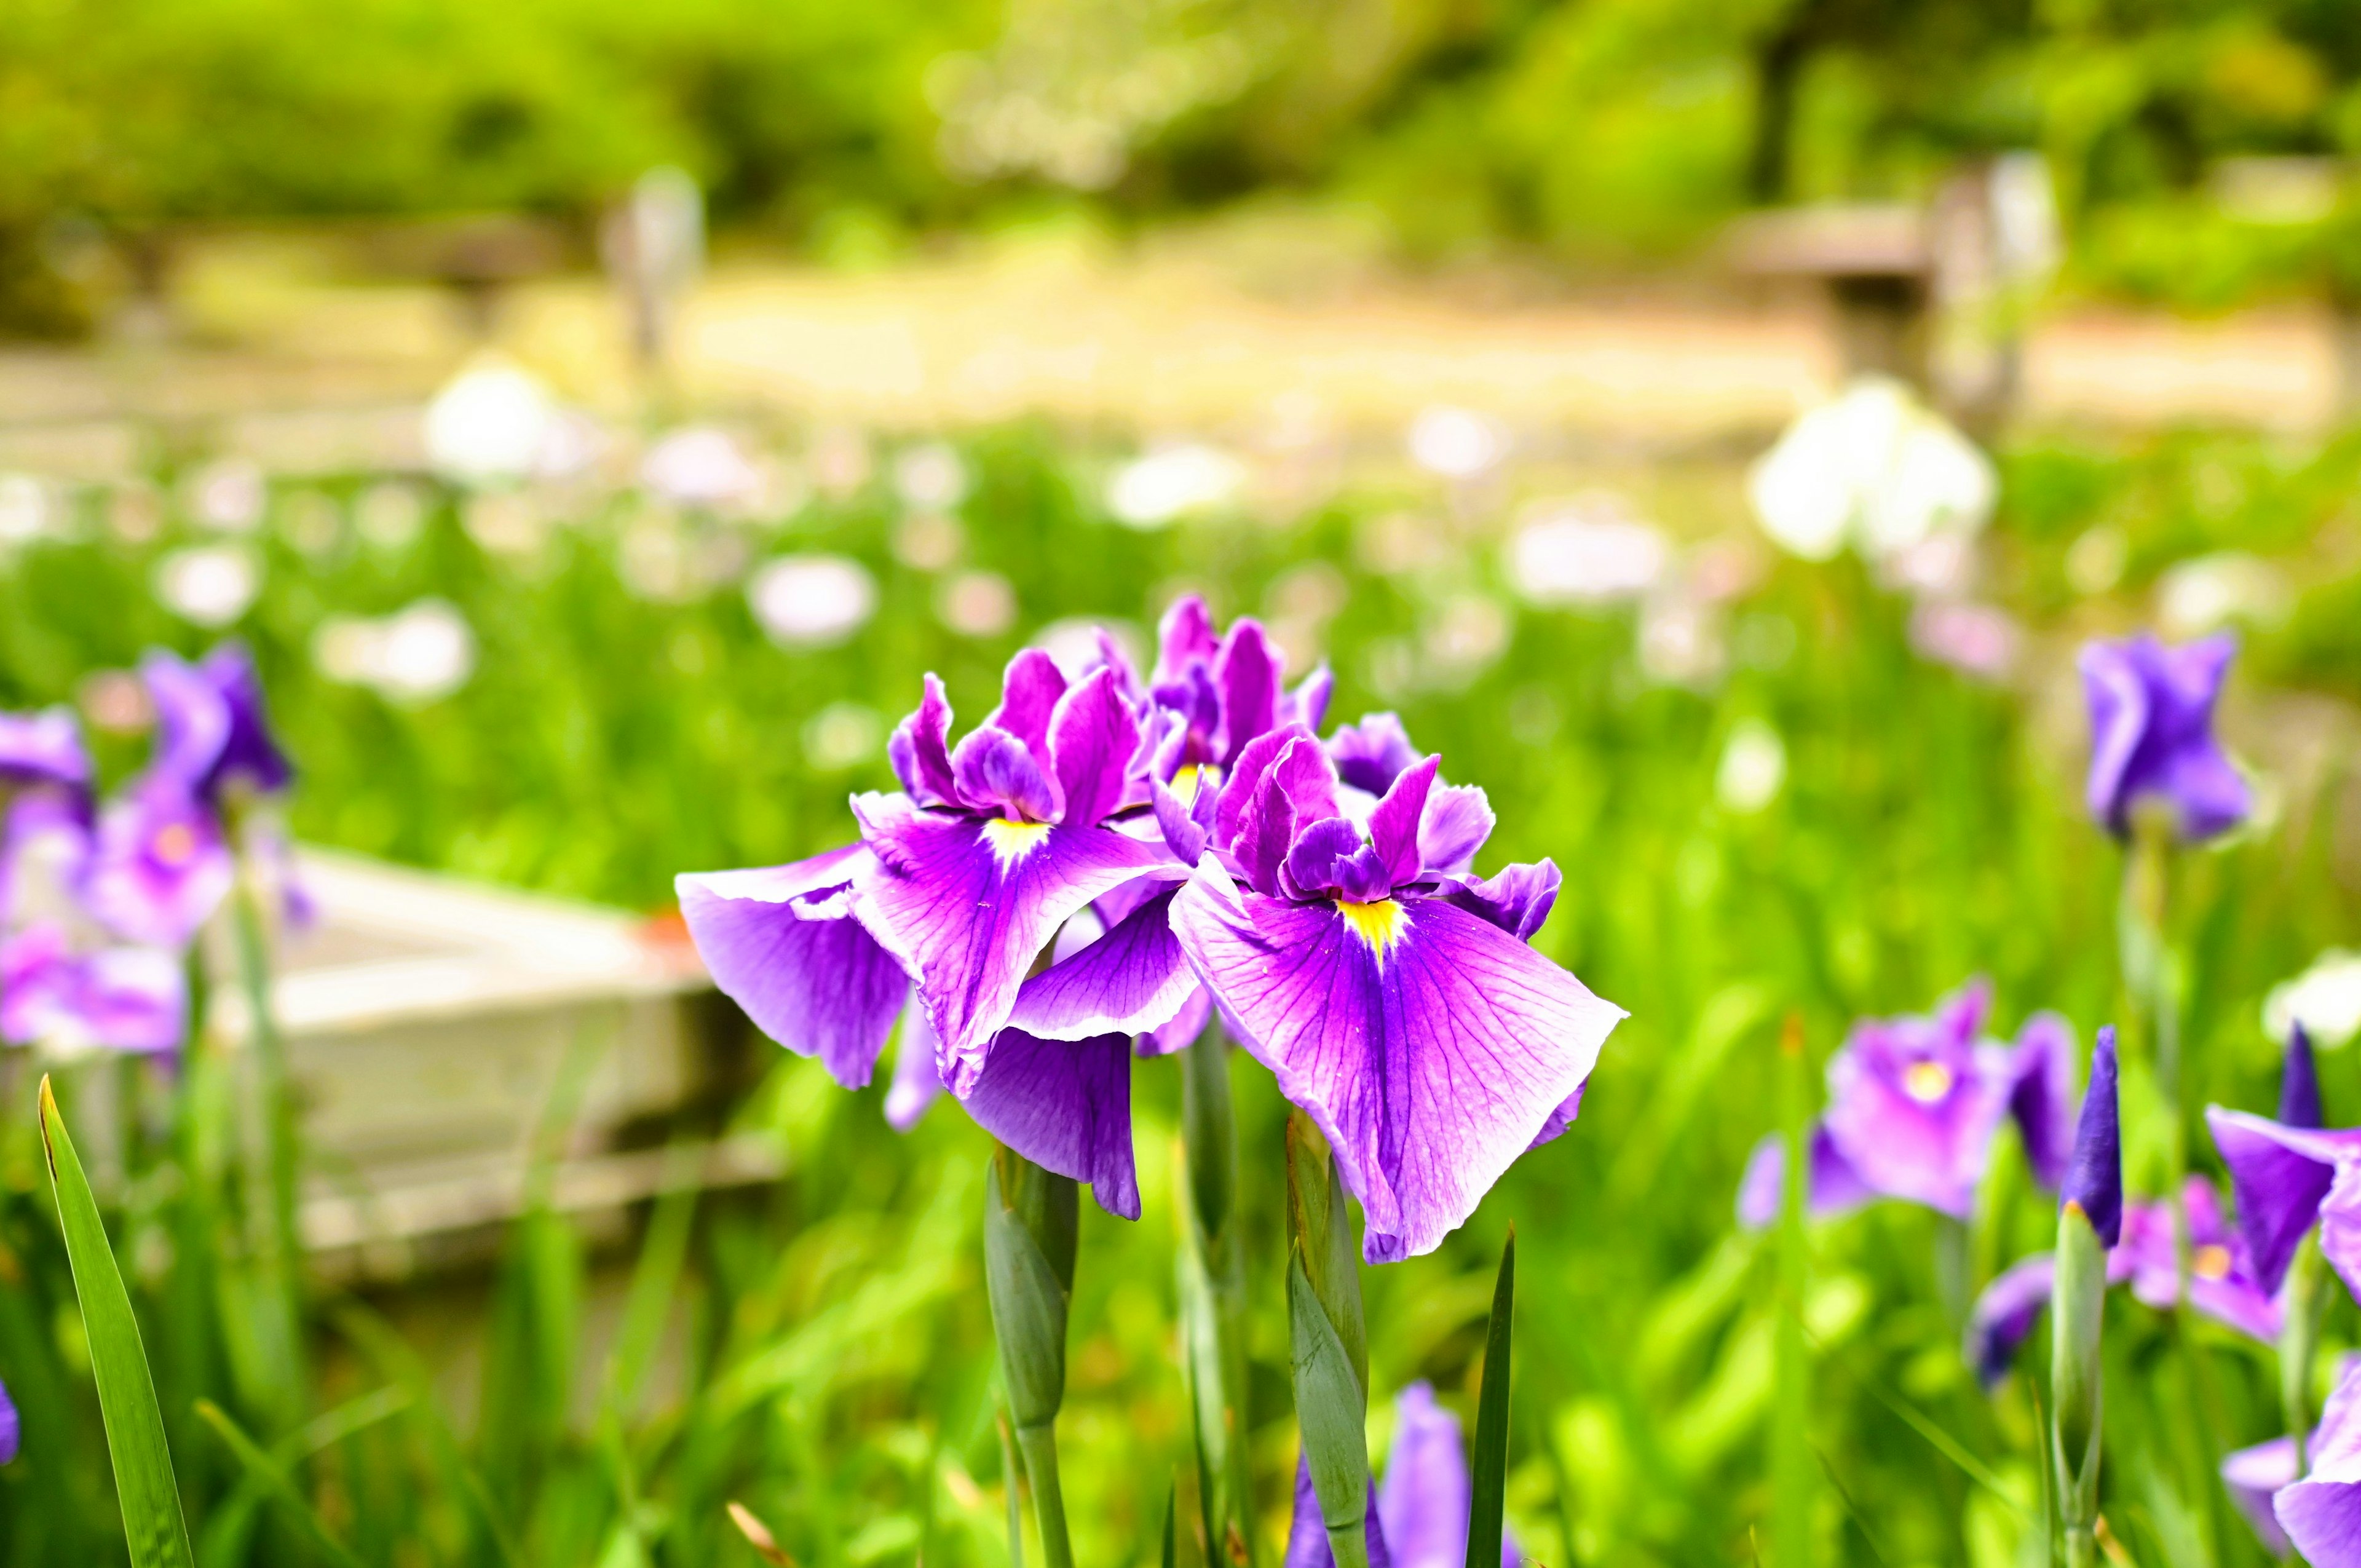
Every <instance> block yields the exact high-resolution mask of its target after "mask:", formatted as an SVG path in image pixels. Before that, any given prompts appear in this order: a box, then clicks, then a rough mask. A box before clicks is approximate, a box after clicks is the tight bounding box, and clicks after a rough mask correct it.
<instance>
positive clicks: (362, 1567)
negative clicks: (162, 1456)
mask: <svg viewBox="0 0 2361 1568" xmlns="http://www.w3.org/2000/svg"><path fill="white" fill-rule="evenodd" d="M197 1417H198V1419H199V1420H203V1422H204V1423H205V1424H206V1425H207V1426H209V1427H211V1428H213V1429H214V1431H215V1432H216V1433H218V1434H219V1435H220V1437H221V1440H222V1442H225V1443H226V1444H228V1445H229V1451H230V1452H231V1453H234V1454H236V1456H237V1462H238V1463H239V1464H243V1465H245V1466H246V1472H247V1475H250V1476H252V1477H253V1478H254V1479H255V1480H256V1481H257V1482H258V1483H259V1484H260V1486H262V1488H263V1489H264V1490H265V1491H266V1492H268V1493H269V1495H270V1496H271V1497H275V1498H276V1499H278V1501H279V1503H280V1506H281V1507H283V1508H286V1509H287V1511H288V1512H290V1513H291V1514H293V1515H294V1516H295V1519H296V1521H297V1522H298V1523H300V1524H302V1527H303V1530H304V1533H305V1534H307V1535H309V1536H310V1537H311V1538H312V1539H313V1541H315V1542H317V1543H318V1545H319V1547H320V1550H322V1551H323V1552H326V1553H327V1554H328V1556H329V1558H330V1559H331V1560H332V1561H334V1562H336V1563H343V1564H345V1568H368V1565H367V1564H366V1563H362V1562H361V1560H360V1559H359V1558H357V1557H356V1556H354V1555H353V1554H352V1552H351V1551H350V1550H348V1549H347V1548H346V1545H345V1543H344V1542H343V1541H338V1540H337V1539H336V1538H335V1536H333V1535H331V1534H330V1533H328V1527H327V1525H326V1523H325V1522H324V1521H323V1520H322V1519H321V1518H320V1516H319V1514H318V1513H317V1512H316V1511H314V1510H313V1507H312V1505H311V1504H310V1503H309V1502H307V1501H305V1500H304V1497H303V1494H302V1492H301V1491H299V1490H297V1489H296V1486H295V1483H294V1482H293V1481H292V1480H291V1479H290V1478H289V1477H288V1475H287V1472H286V1470H285V1468H284V1467H283V1466H281V1465H280V1463H279V1462H278V1461H277V1460H275V1459H273V1458H271V1457H270V1455H269V1454H268V1453H264V1452H263V1451H262V1445H261V1444H260V1443H258V1442H255V1441H254V1440H253V1439H252V1438H250V1437H248V1436H247V1435H246V1431H245V1430H244V1429H243V1428H241V1427H240V1426H239V1425H238V1424H237V1423H236V1421H234V1420H231V1419H230V1417H229V1412H228V1411H226V1410H225V1409H222V1408H221V1407H220V1406H219V1405H216V1404H214V1402H213V1401H212V1400H211V1399H199V1400H198V1401H197Z"/></svg>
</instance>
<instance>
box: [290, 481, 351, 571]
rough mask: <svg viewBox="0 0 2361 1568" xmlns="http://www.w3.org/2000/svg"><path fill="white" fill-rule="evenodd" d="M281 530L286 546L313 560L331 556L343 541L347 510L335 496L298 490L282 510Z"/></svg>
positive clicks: (317, 491)
mask: <svg viewBox="0 0 2361 1568" xmlns="http://www.w3.org/2000/svg"><path fill="white" fill-rule="evenodd" d="M279 531H280V532H281V533H282V534H284V535H285V536H286V539H287V543H290V544H292V545H293V546H295V548H296V549H298V550H300V551H302V553H303V554H306V555H309V556H311V557H313V559H314V560H317V559H318V558H320V557H322V556H324V555H327V554H330V553H331V552H333V551H334V550H335V548H336V546H337V544H338V543H341V542H342V541H343V539H344V534H345V513H344V509H343V508H341V507H339V506H338V505H337V504H336V499H335V497H334V496H331V495H327V494H324V492H322V491H319V490H297V491H295V492H294V493H293V494H291V495H290V496H289V497H288V498H287V499H285V500H284V501H283V502H281V503H280V509H279Z"/></svg>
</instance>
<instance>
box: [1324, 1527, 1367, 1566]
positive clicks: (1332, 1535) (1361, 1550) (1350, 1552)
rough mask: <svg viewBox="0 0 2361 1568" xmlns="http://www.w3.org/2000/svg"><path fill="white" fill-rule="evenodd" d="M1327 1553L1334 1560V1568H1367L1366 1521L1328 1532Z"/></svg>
mask: <svg viewBox="0 0 2361 1568" xmlns="http://www.w3.org/2000/svg"><path fill="white" fill-rule="evenodd" d="M1328 1551H1329V1553H1330V1554H1331V1555H1332V1556H1334V1558H1335V1559H1336V1568H1369V1524H1368V1521H1367V1519H1364V1520H1362V1521H1361V1522H1360V1523H1359V1524H1356V1525H1352V1526H1349V1527H1348V1528H1346V1529H1344V1530H1330V1531H1329V1532H1328Z"/></svg>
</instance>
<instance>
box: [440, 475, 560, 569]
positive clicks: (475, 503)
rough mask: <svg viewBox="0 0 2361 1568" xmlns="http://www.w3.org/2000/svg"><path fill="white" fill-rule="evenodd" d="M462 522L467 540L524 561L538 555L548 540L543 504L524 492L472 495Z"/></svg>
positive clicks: (498, 491) (462, 514) (490, 551)
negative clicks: (465, 529) (528, 557)
mask: <svg viewBox="0 0 2361 1568" xmlns="http://www.w3.org/2000/svg"><path fill="white" fill-rule="evenodd" d="M459 520H460V521H461V522H462V523H463V524H464V525H465V526H466V528H467V537H468V538H470V539H472V540H474V541H475V542H476V543H477V544H478V545H479V546H480V547H482V549H483V550H484V551H485V552H486V553H487V554H493V555H506V556H510V557H511V558H516V559H522V558H523V557H525V556H529V555H532V554H536V553H537V552H539V550H540V549H541V547H542V545H543V543H544V542H546V541H547V539H548V538H549V529H550V522H549V519H548V517H547V516H546V515H545V514H544V511H543V510H542V507H541V505H540V503H539V502H538V501H536V500H535V499H533V497H532V496H531V495H530V494H528V493H526V492H524V491H522V490H492V491H488V492H487V493H485V494H483V495H479V496H469V497H468V498H467V505H466V506H465V508H463V509H462V510H461V511H460V513H459Z"/></svg>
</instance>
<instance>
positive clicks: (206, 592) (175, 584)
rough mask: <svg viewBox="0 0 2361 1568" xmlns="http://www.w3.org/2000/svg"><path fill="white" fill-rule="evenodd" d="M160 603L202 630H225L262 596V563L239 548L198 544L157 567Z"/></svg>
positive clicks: (163, 560) (170, 555)
mask: <svg viewBox="0 0 2361 1568" xmlns="http://www.w3.org/2000/svg"><path fill="white" fill-rule="evenodd" d="M155 588H156V598H157V602H159V604H161V605H162V606H163V607H164V608H165V609H169V610H170V611H171V612H172V613H173V614H174V615H177V616H179V617H180V618H181V620H186V621H190V622H192V623H193V624H195V625H198V626H205V627H215V626H227V625H228V624H229V623H230V622H231V621H233V620H236V619H237V618H238V617H239V616H241V615H244V614H245V613H246V611H247V607H248V606H249V605H251V604H253V603H254V599H255V596H256V595H257V594H258V593H260V592H261V591H262V563H261V562H260V561H259V560H258V559H257V558H256V556H255V554H254V552H253V551H251V550H248V549H247V548H246V547H245V546H243V545H238V544H199V545H192V546H190V547H189V548H188V549H185V550H175V551H173V552H171V553H170V554H168V555H166V556H164V557H163V558H162V559H161V560H159V561H158V562H157V563H156V574H155Z"/></svg>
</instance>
